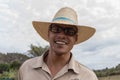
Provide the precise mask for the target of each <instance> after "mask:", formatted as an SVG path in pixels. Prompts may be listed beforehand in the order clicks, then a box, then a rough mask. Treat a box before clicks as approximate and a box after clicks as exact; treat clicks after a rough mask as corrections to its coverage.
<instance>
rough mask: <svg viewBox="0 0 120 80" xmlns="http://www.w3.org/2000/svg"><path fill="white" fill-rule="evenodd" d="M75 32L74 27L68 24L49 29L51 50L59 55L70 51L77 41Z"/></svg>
mask: <svg viewBox="0 0 120 80" xmlns="http://www.w3.org/2000/svg"><path fill="white" fill-rule="evenodd" d="M73 29H74V28H73ZM52 30H53V31H52ZM73 34H74V30H72V27H70V26H67V25H59V26H57V25H55V26H54V27H53V28H52V29H50V30H49V31H48V38H49V43H50V50H51V51H53V52H54V53H56V54H59V55H62V54H66V53H70V51H71V49H72V48H73V46H74V44H75V42H76V41H77V33H75V34H74V35H73Z"/></svg>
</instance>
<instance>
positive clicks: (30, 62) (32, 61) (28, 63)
mask: <svg viewBox="0 0 120 80" xmlns="http://www.w3.org/2000/svg"><path fill="white" fill-rule="evenodd" d="M40 58H41V56H39V57H34V58H30V59H28V60H26V61H25V62H24V63H23V64H22V65H21V68H27V67H29V68H31V67H32V66H33V65H34V64H36V62H37V61H38V59H40Z"/></svg>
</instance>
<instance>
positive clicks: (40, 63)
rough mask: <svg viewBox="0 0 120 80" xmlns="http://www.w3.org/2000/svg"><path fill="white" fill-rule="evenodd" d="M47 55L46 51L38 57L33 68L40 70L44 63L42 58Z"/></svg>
mask: <svg viewBox="0 0 120 80" xmlns="http://www.w3.org/2000/svg"><path fill="white" fill-rule="evenodd" d="M47 55H48V51H46V52H45V53H43V54H42V55H41V56H39V57H38V58H37V60H36V63H35V64H34V65H33V68H40V67H42V66H43V65H44V64H45V62H44V58H45V57H46V56H47Z"/></svg>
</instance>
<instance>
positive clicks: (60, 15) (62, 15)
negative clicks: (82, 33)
mask: <svg viewBox="0 0 120 80" xmlns="http://www.w3.org/2000/svg"><path fill="white" fill-rule="evenodd" d="M52 21H53V22H57V23H63V24H64V23H65V24H78V19H77V13H76V12H75V11H74V10H73V9H72V8H69V7H64V8H61V9H60V10H59V11H58V12H57V13H56V14H55V16H54V18H53V20H52Z"/></svg>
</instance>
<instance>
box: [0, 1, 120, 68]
mask: <svg viewBox="0 0 120 80" xmlns="http://www.w3.org/2000/svg"><path fill="white" fill-rule="evenodd" d="M65 6H68V7H72V8H73V9H75V10H76V12H77V14H78V20H79V24H80V25H89V26H93V27H95V28H96V34H95V35H94V36H93V37H92V38H91V39H89V40H88V41H86V42H83V43H81V44H79V45H76V46H75V47H74V49H73V50H72V52H73V55H74V56H75V58H76V59H77V60H78V61H79V62H80V63H82V64H84V65H86V66H88V67H89V68H91V69H103V68H106V67H114V66H116V65H117V64H119V63H120V41H119V40H120V0H0V52H3V53H7V52H20V53H25V52H27V50H29V49H30V44H34V45H39V46H42V47H44V46H46V45H48V42H46V41H44V40H43V39H42V38H41V37H40V36H39V35H38V34H37V32H36V31H35V30H34V28H33V26H32V24H31V22H32V21H33V20H39V21H51V20H52V18H53V16H54V14H55V13H56V12H57V11H58V9H60V8H61V7H65Z"/></svg>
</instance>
